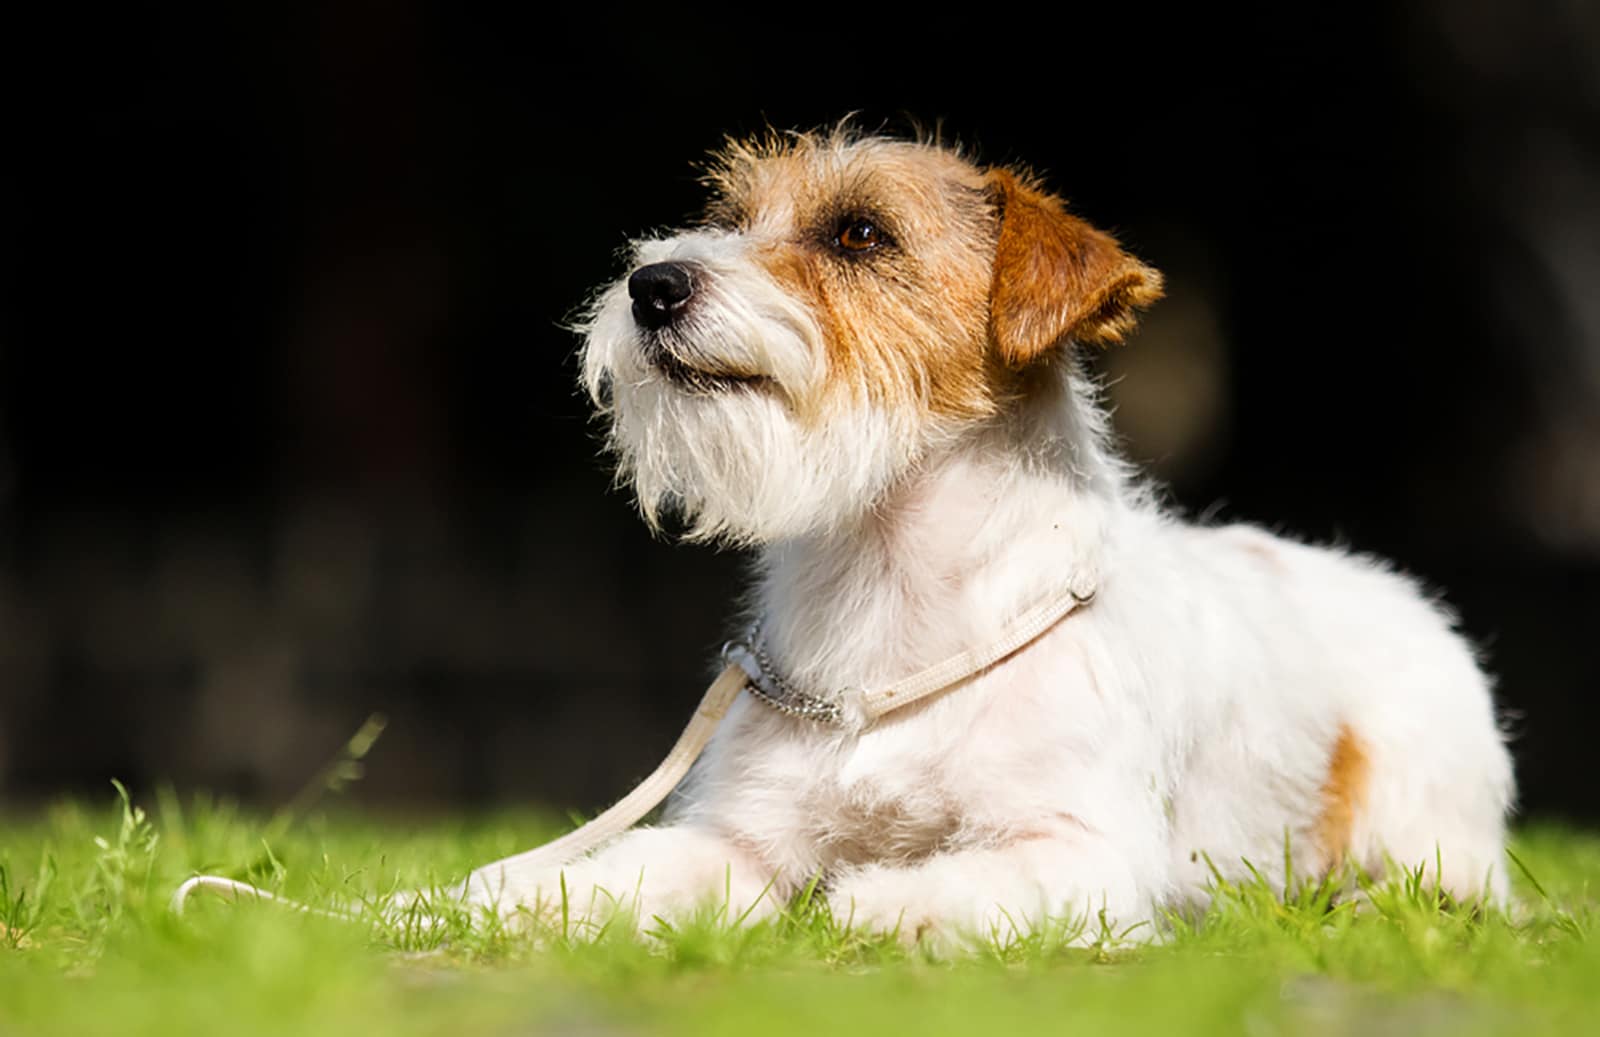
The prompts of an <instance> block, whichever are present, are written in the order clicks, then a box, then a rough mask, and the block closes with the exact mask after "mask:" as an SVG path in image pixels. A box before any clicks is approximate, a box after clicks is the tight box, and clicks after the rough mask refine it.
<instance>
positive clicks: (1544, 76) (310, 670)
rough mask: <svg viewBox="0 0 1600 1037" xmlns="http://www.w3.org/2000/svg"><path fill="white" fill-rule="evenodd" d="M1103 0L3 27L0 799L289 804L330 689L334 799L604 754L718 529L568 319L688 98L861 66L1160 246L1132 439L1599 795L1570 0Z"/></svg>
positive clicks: (135, 20) (331, 5) (718, 103)
mask: <svg viewBox="0 0 1600 1037" xmlns="http://www.w3.org/2000/svg"><path fill="white" fill-rule="evenodd" d="M1289 6H1294V5H1289ZM1106 7H1107V5H1104V4H1101V5H1096V6H1095V7H1093V8H1090V7H1083V8H1081V9H1080V8H1073V7H1055V8H1052V9H1051V13H1050V16H1049V19H1048V20H1040V16H1037V15H1034V14H1030V13H1027V12H1026V11H1025V10H1023V9H1021V8H1015V9H1013V8H1008V7H1005V6H1002V5H993V6H992V7H991V8H986V9H967V10H963V11H961V12H960V13H959V16H957V15H948V16H945V15H939V14H938V13H937V11H936V9H935V8H932V7H918V8H914V9H907V12H905V13H903V14H900V15H890V14H882V15H876V14H869V13H864V11H863V10H861V9H853V10H852V11H851V13H849V14H848V15H846V14H842V13H840V12H839V11H837V10H834V9H831V8H822V7H818V8H815V9H812V8H806V7H799V6H793V5H775V6H772V7H770V8H760V7H756V8H746V9H744V10H743V11H742V13H739V14H732V13H730V14H729V15H728V16H726V18H724V19H718V18H713V17H710V16H701V15H695V14H692V13H691V12H692V8H682V7H670V6H667V5H660V6H657V7H656V8H654V9H652V10H650V11H648V12H642V11H641V12H635V11H630V10H623V9H610V8H607V9H604V10H603V11H601V10H600V8H599V6H598V5H596V10H597V12H599V13H597V14H595V15H594V16H593V17H592V18H588V19H584V18H577V17H572V16H570V15H565V16H555V15H544V14H537V13H533V11H532V7H531V6H530V7H529V9H528V12H527V13H524V14H522V15H520V16H515V15H507V14H504V13H491V12H490V10H488V9H485V10H479V11H472V10H470V9H468V8H466V7H463V6H460V5H448V4H444V3H439V4H428V3H422V2H417V0H412V2H399V3H393V4H386V5H379V4H367V3H357V2H350V0H329V2H325V3H319V4H309V5H284V4H265V3H260V4H257V3H240V4H215V5H210V6H209V7H198V8H195V9H179V8H176V7H137V6H121V7H118V8H117V9H116V10H115V11H90V10H77V9H74V10H72V11H70V12H67V13H63V14H62V15H59V16H57V17H55V18H52V19H48V20H44V21H40V22H39V23H37V24H28V25H20V26H15V27H14V31H13V32H12V33H11V34H10V39H9V40H8V41H7V44H6V46H7V49H8V51H10V52H11V53H10V54H9V55H8V60H7V62H6V66H7V68H8V69H9V70H10V76H11V77H12V78H13V81H12V82H11V83H10V84H9V85H8V89H7V90H6V94H7V100H6V101H5V102H4V105H5V109H4V110H5V112H6V119H5V128H4V131H3V132H4V134H5V138H6V142H7V143H6V148H5V150H6V151H7V152H8V153H9V156H10V157H9V158H8V159H7V160H6V162H5V167H6V168H5V170H4V172H3V174H0V175H3V176H4V178H5V179H4V183H3V187H4V192H3V196H0V215H3V219H4V221H5V226H6V227H7V228H8V230H9V231H10V233H8V234H6V235H5V238H6V240H7V242H8V243H9V244H10V245H11V246H12V247H11V248H9V249H8V250H7V253H6V255H5V259H4V262H5V265H6V266H5V279H4V284H5V297H6V306H5V309H4V317H3V324H0V333H3V336H4V338H3V342H0V803H5V802H9V803H12V804H20V803H27V802H34V801H37V800H38V799H40V798H44V797H49V796H53V795H56V794H60V793H64V792H73V791H76V792H84V791H88V792H92V793H94V794H97V795H98V794H102V793H104V792H105V791H106V785H105V782H106V779H108V778H109V777H111V776H117V777H120V778H122V779H123V780H125V781H127V782H129V783H130V784H132V785H134V786H135V788H136V789H138V788H139V787H148V786H149V785H150V784H151V783H153V782H155V781H160V780H167V779H170V780H172V781H174V782H176V783H177V784H178V785H179V786H180V787H185V788H187V787H195V786H205V787H209V788H213V789H216V790H219V791H220V792H222V793H224V794H227V795H235V796H240V797H243V798H245V799H247V800H249V801H252V802H259V803H263V804H266V805H271V804H274V803H280V802H282V801H284V800H285V799H286V798H288V797H290V796H292V795H293V794H294V792H295V790H296V789H298V788H300V787H301V785H302V784H303V783H304V782H306V781H307V780H309V779H310V778H311V776H312V775H313V774H314V773H315V772H316V771H317V769H318V768H319V767H320V766H321V765H322V764H323V763H325V762H326V761H327V760H329V759H330V758H331V757H332V756H333V755H334V754H335V753H336V752H337V750H338V747H339V746H340V745H341V744H342V743H343V742H344V740H345V739H346V738H347V737H348V736H349V735H350V733H351V732H352V731H354V730H355V728H356V727H357V726H358V725H359V724H360V722H361V721H362V719H363V718H364V717H366V716H367V715H368V714H369V713H370V712H373V711H382V712H384V713H386V714H387V715H388V717H389V721H390V723H389V727H388V730H387V731H386V733H385V734H384V735H383V737H382V739H381V740H380V741H379V743H378V744H377V746H376V748H375V749H374V750H373V752H372V754H371V755H370V756H369V758H368V761H367V762H368V764H369V771H368V774H367V777H366V778H365V780H364V781H362V782H360V783H359V784H358V785H357V786H356V787H355V788H354V789H353V790H352V791H351V793H350V794H351V795H353V796H356V797H358V798H360V799H362V800H364V801H368V802H373V803H388V804H396V803H406V804H412V805H418V806H423V805H438V804H452V803H486V802H494V801H508V800H540V801H545V802H552V803H558V804H570V805H573V806H578V807H584V808H589V807H594V806H597V805H600V804H602V803H603V802H604V801H606V800H608V799H610V798H612V797H614V796H615V795H617V794H619V793H620V792H621V791H623V790H624V789H625V787H626V786H627V785H628V783H629V782H630V781H631V780H632V779H633V778H635V777H637V776H638V775H640V774H642V773H643V772H644V771H646V770H647V769H648V768H649V767H650V766H652V765H653V764H654V763H655V762H656V760H657V759H659V757H660V755H661V754H662V753H663V752H664V751H665V749H666V747H667V746H668V745H669V744H670V742H671V740H672V738H673V737H674V735H675V734H676V731H677V729H678V726H679V725H680V724H681V723H682V722H683V720H684V719H685V718H686V716H687V713H688V711H689V709H690V708H691V707H692V704H693V702H694V701H695V699H696V697H697V696H698V695H699V693H700V690H701V686H702V680H703V677H704V674H705V672H706V669H707V665H708V660H709V659H710V657H711V654H712V652H713V651H714V648H715V646H716V645H717V644H718V643H719V642H720V640H721V636H722V633H723V622H724V617H725V615H726V613H727V611H728V602H729V600H730V598H731V596H732V595H733V594H734V593H735V592H736V589H737V587H738V582H739V577H740V571H741V567H742V565H743V560H742V559H741V558H739V557H738V556H736V555H732V554H728V553H717V552H714V551H712V550H710V549H706V548H690V547H684V546H674V545H672V544H670V543H668V542H663V541H656V540H652V539H651V538H650V536H649V535H648V534H647V533H646V532H645V531H644V529H643V527H642V526H641V524H640V523H639V522H638V521H637V520H636V518H635V517H634V516H633V514H632V510H631V503H630V501H629V500H628V499H627V497H626V496H625V495H622V494H620V493H617V492H615V491H613V490H612V489H611V488H610V485H609V473H608V471H607V469H606V467H605V464H604V462H603V460H602V459H600V458H599V457H598V451H597V445H596V428H595V426H594V425H593V424H592V422H591V421H590V420H589V418H588V415H587V408H586V405H585V403H584V402H583V401H582V400H581V399H580V398H579V397H578V395H577V393H576V391H575V389H574V383H575V377H574V376H575V368H574V364H573V360H572V357H573V352H574V349H575V346H576V341H575V338H574V336H573V335H572V334H571V333H570V332H568V331H565V330H563V328H562V321H563V319H564V318H565V317H567V316H568V315H569V314H570V313H571V312H572V311H573V310H574V309H575V308H576V307H577V306H579V305H580V304H581V303H582V302H583V301H584V299H585V296H586V293H587V292H589V291H590V290H591V289H592V288H593V287H594V286H596V285H598V284H600V283H602V282H603V281H605V280H606V279H608V278H611V277H614V276H616V275H617V274H618V273H619V272H620V270H619V267H618V261H617V259H616V253H617V250H618V249H619V247H620V246H622V245H623V243H624V242H625V240H626V238H627V237H628V236H629V235H634V234H638V233H640V232H643V231H645V230H648V229H650V228H652V227H657V226H662V225H669V224H671V223H672V222H674V221H676V220H679V219H680V218H682V217H683V216H684V215H686V214H687V213H689V212H690V211H691V210H692V209H693V208H694V207H695V206H696V204H697V203H698V201H699V199H700V190H699V187H698V186H697V184H696V182H695V178H694V172H693V170H692V167H691V163H692V162H693V161H694V160H696V159H699V158H700V157H702V156H703V155H704V153H705V152H706V151H707V150H708V149H709V148H712V147H714V146H715V145H716V144H717V143H718V142H719V140H720V139H721V137H722V136H723V135H724V134H734V135H738V134H743V133H747V132H751V131H755V130H758V129H760V128H762V127H763V126H765V125H767V124H768V123H770V124H772V125H775V126H778V127H795V126H809V125H816V124H819V123H825V122H830V121H832V120H834V119H836V118H837V117H839V116H841V115H843V114H844V113H846V112H850V111H856V112H859V113H861V114H860V120H861V122H862V123H863V124H865V125H869V126H872V125H877V124H878V123H879V122H881V121H883V120H888V123H889V125H890V126H904V125H905V117H906V116H914V117H916V118H918V119H920V120H922V121H924V122H932V121H933V120H936V119H943V120H944V126H945V131H946V133H947V134H948V135H950V136H955V137H959V138H961V139H962V140H964V141H967V142H969V143H975V144H976V145H978V147H979V149H980V152H981V154H982V155H983V156H984V157H986V158H988V159H991V160H997V161H1013V160H1020V161H1025V162H1027V163H1029V164H1031V165H1033V166H1035V167H1037V168H1039V169H1042V170H1046V171H1048V172H1049V174H1050V180H1051V183H1052V184H1053V185H1054V186H1055V187H1056V188H1058V189H1060V190H1061V191H1063V192H1064V193H1065V194H1067V195H1068V196H1069V197H1070V198H1072V199H1073V200H1074V203H1075V205H1076V207H1077V208H1078V209H1079V211H1080V212H1082V213H1084V214H1085V215H1086V216H1088V217H1089V218H1090V219H1092V220H1093V221H1095V222H1096V223H1098V224H1100V225H1102V226H1105V227H1108V228H1112V229H1115V230H1116V231H1117V232H1118V233H1119V234H1120V235H1121V236H1122V237H1123V239H1124V241H1125V242H1126V243H1128V245H1129V246H1130V247H1131V248H1132V249H1133V250H1134V251H1136V252H1137V253H1139V254H1140V255H1141V256H1142V257H1143V258H1145V259H1146V260H1148V261H1150V262H1151V263H1153V264H1154V265H1156V266H1158V267H1160V268H1162V269H1164V270H1165V271H1166V272H1167V275H1168V282H1169V286H1170V298H1169V299H1168V300H1167V301H1166V302H1164V303H1162V304H1161V305H1159V306H1158V307H1157V308H1156V309H1155V310H1154V311H1152V314H1151V315H1150V318H1149V320H1148V321H1147V323H1146V326H1145V331H1144V332H1143V333H1142V334H1141V335H1140V336H1138V337H1137V338H1136V339H1135V340H1134V342H1133V343H1132V344H1131V345H1129V346H1128V347H1126V348H1125V349H1123V350H1121V351H1118V352H1117V353H1115V354H1113V355H1110V356H1107V357H1105V358H1103V361H1102V362H1103V363H1104V364H1105V366H1106V373H1107V376H1108V377H1109V378H1111V379H1113V380H1114V386H1113V390H1112V393H1113V398H1114V401H1115V402H1116V404H1117V406H1118V408H1119V412H1118V422H1119V428H1120V429H1121V431H1122V432H1123V434H1124V435H1125V436H1126V437H1127V441H1128V450H1129V451H1130V453H1132V454H1133V455H1134V456H1135V457H1137V458H1139V459H1140V460H1141V461H1145V462H1149V463H1151V464H1152V465H1153V466H1154V470H1155V471H1156V473H1157V474H1158V475H1159V476H1160V477H1161V478H1162V479H1163V480H1165V481H1166V482H1167V483H1168V484H1169V485H1170V486H1171V488H1172V493H1173V496H1174V498H1175V499H1176V501H1178V502H1179V503H1181V504H1182V505H1183V506H1184V507H1186V508H1188V509H1189V510H1191V511H1192V512H1195V513H1210V514H1213V515H1219V516H1221V517H1224V518H1247V519H1250V520H1255V521H1261V522H1264V523H1266V524H1269V525H1272V526H1274V527H1277V528H1282V529H1284V530H1286V531H1291V532H1294V533H1296V534H1299V535H1303V536H1308V537H1312V538H1316V539H1322V540H1325V539H1337V540H1339V541H1341V542H1345V543H1348V544H1350V545H1353V546H1354V547H1356V548H1359V549H1362V550H1370V551H1375V552H1380V553H1383V554H1386V555H1389V556H1391V557H1393V558H1395V559H1396V560H1397V561H1398V562H1399V563H1400V564H1401V565H1402V566H1403V567H1405V568H1406V569H1407V570H1409V571H1411V572H1413V573H1416V574H1417V575H1419V576H1421V577H1422V578H1424V579H1425V580H1427V581H1428V583H1429V584H1430V585H1431V586H1434V587H1438V588H1442V589H1444V590H1446V591H1447V592H1448V596H1449V600H1450V601H1451V602H1453V603H1454V604H1455V605H1456V606H1457V607H1458V608H1459V610H1460V614H1461V616H1462V621H1463V624H1464V627H1465V629H1466V630H1467V631H1468V632H1469V633H1470V634H1471V635H1472V636H1473V637H1474V639H1475V640H1477V641H1478V642H1479V643H1480V644H1481V645H1483V646H1484V648H1485V651H1486V655H1487V658H1488V659H1489V660H1490V663H1491V665H1492V667H1493V669H1494V670H1495V671H1496V672H1497V673H1498V674H1499V676H1500V685H1499V687H1500V697H1501V701H1502V703H1503V704H1504V706H1506V707H1507V708H1508V709H1509V710H1512V711H1514V715H1515V716H1516V717H1517V719H1516V722H1515V728H1516V730H1517V732H1518V737H1517V740H1516V743H1515V750H1516V754H1517V758H1518V770H1519V773H1520V777H1521V782H1522V787H1523V790H1524V794H1523V798H1524V803H1525V806H1526V808H1527V810H1528V811H1529V812H1532V813H1554V814H1564V815H1567V816H1570V817H1580V818H1589V819H1591V820H1593V819H1596V818H1597V817H1600V796H1597V795H1596V793H1595V791H1594V785H1593V782H1592V779H1591V777H1590V775H1591V774H1592V768H1591V767H1590V762H1591V760H1592V758H1593V753H1594V749H1593V745H1594V731H1593V728H1594V726H1595V721H1596V720H1597V719H1600V716H1597V713H1600V711H1597V708H1596V705H1595V692H1596V690H1597V688H1600V652H1597V650H1596V640H1597V635H1600V623H1597V620H1600V14H1597V8H1596V7H1595V6H1594V5H1584V4H1577V3H1567V4H1563V3H1549V4H1487V3H1471V2H1462V0H1432V2H1423V3H1411V4H1394V5H1383V6H1382V7H1380V8H1377V9H1374V10H1372V11H1368V12H1366V13H1362V12H1360V11H1354V10H1349V9H1344V8H1340V9H1338V10H1337V11H1336V13H1331V14H1329V15H1327V16H1326V17H1317V16H1312V15H1305V14H1300V15H1286V14H1284V13H1283V12H1282V11H1272V12H1270V13H1269V12H1268V11H1266V10H1261V11H1257V12H1254V13H1240V14H1235V15H1230V16H1219V15H1216V14H1214V13H1210V12H1204V13H1193V14H1189V15H1186V16H1184V17H1182V18H1177V19H1174V18H1171V17H1170V16H1168V15H1165V14H1163V13H1161V12H1159V11H1157V10H1155V9H1151V8H1147V7H1140V8H1138V9H1137V11H1136V12H1135V13H1133V14H1131V15H1129V16H1127V17H1126V18H1116V19H1114V18H1109V17H1107V16H1105V15H1104V14H1103V13H1096V12H1103V11H1104V10H1105V8H1106ZM45 21H48V22H49V24H45ZM1151 636H1157V637H1158V636H1160V632H1159V631H1152V632H1151ZM1356 650H1359V649H1358V648H1357V649H1356Z"/></svg>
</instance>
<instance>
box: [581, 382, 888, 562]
mask: <svg viewBox="0 0 1600 1037" xmlns="http://www.w3.org/2000/svg"><path fill="white" fill-rule="evenodd" d="M768 390H771V391H768ZM608 412H609V416H610V418H611V431H610V442H611V447H612V449H613V451H615V453H616V454H617V458H618V461H619V464H618V471H619V474H620V475H621V476H622V477H623V478H624V479H625V481H627V482H628V483H630V484H631V485H632V487H633V490H634V493H635V495H636V497H637V499H638V503H639V509H640V511H641V512H642V514H643V515H644V518H645V520H646V521H647V522H649V524H650V525H651V526H652V527H654V528H656V529H663V528H665V527H666V526H667V525H668V522H667V519H668V518H669V517H674V518H676V519H678V520H680V522H681V527H680V528H681V530H682V533H683V535H684V536H685V537H687V538H688V539H690V540H698V541H717V542H721V543H725V544H730V545H736V546H750V545H757V544H765V543H772V542H775V541H780V540H789V539H794V538H797V537H802V536H806V535H809V534H815V533H819V532H823V531H826V530H828V529H830V528H837V527H839V526H841V525H844V524H846V523H848V522H850V521H851V520H852V519H854V518H857V517H859V516H860V515H862V514H865V513H866V511H867V510H868V509H869V508H870V507H871V504H872V502H873V501H874V500H876V499H877V498H878V496H879V495H880V494H881V493H882V491H883V489H884V488H885V487H886V486H887V485H888V484H889V483H890V482H891V481H892V479H893V478H894V477H895V475H896V473H897V472H899V471H901V470H903V468H904V465H905V463H906V456H905V455H906V451H905V450H904V449H902V444H903V438H902V437H899V436H896V435H894V434H893V430H892V429H891V428H890V424H889V422H888V421H887V420H886V418H885V417H884V416H882V415H879V414H876V413H875V412H873V411H870V410H861V411H858V410H848V411H841V412H837V413H835V414H833V415H832V416H831V418H830V420H826V421H820V422H803V421H800V420H798V419H796V418H795V416H794V415H793V414H792V413H791V411H790V409H789V407H788V406H787V404H786V403H785V399H784V395H783V393H782V392H781V391H779V387H778V386H777V385H776V383H775V381H773V380H770V379H766V378H744V377H737V378H729V377H726V376H714V377H712V378H710V379H707V378H705V376H704V374H703V373H702V372H699V371H695V370H691V371H689V372H687V373H685V374H683V375H682V376H679V377H674V376H672V375H669V374H668V373H667V372H666V371H665V370H664V369H662V368H661V367H660V366H659V365H656V364H652V366H651V368H650V371H649V375H648V376H647V377H645V378H643V379H629V380H620V379H619V380H618V381H617V382H615V383H614V385H613V393H612V398H611V406H610V407H609V408H608ZM673 525H675V526H676V525H678V524H677V523H673Z"/></svg>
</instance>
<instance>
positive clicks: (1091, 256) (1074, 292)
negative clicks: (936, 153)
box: [989, 169, 1161, 366]
mask: <svg viewBox="0 0 1600 1037" xmlns="http://www.w3.org/2000/svg"><path fill="white" fill-rule="evenodd" d="M989 182H990V184H991V185H992V188H993V190H994V191H995V193H996V195H997V197H998V199H999V205H1000V207H1001V223H1000V237H999V241H998V243H997V244H996V246H995V260H994V286H993V291H992V293H991V296H990V318H989V319H990V328H991V330H992V332H993V334H994V340H995V345H996V346H997V347H998V348H999V350H1000V354H1001V356H1002V357H1004V358H1005V361H1006V362H1007V363H1008V364H1012V365H1014V366H1020V365H1022V364H1026V363H1028V362H1030V361H1032V360H1034V359H1036V358H1037V357H1039V356H1040V355H1042V354H1043V353H1044V352H1046V351H1047V350H1049V349H1050V348H1051V347H1052V346H1054V345H1055V344H1056V343H1057V342H1060V341H1061V340H1062V339H1064V338H1069V337H1070V338H1072V339H1075V340H1077V341H1079V342H1089V343H1094V344H1097V345H1109V344H1111V343H1113V342H1120V341H1122V339H1123V337H1124V336H1126V335H1127V334H1128V332H1130V331H1132V330H1133V325H1134V323H1135V316H1134V310H1135V309H1136V308H1138V307H1142V306H1148V305H1150V304H1151V303H1153V302H1155V301H1156V300H1157V299H1159V298H1160V297H1161V275H1160V274H1159V273H1158V272H1156V271H1155V270H1153V269H1151V268H1150V267H1147V266H1145V265H1144V264H1143V263H1141V262H1139V261H1138V260H1136V259H1134V258H1133V257H1132V256H1129V255H1128V254H1127V253H1125V252H1123V251H1122V249H1121V248H1120V247H1118V245H1117V241H1116V239H1115V238H1113V237H1112V236H1111V235H1109V234H1107V233H1105V232H1104V231H1100V230H1096V229H1095V228H1093V227H1091V226H1090V225H1089V224H1088V223H1086V222H1084V221H1083V220H1080V219H1078V218H1077V217H1076V216H1073V215H1072V214H1071V213H1069V212H1067V211H1066V208H1065V207H1064V206H1063V205H1062V203H1061V200H1060V199H1058V198H1055V197H1052V196H1050V195H1047V194H1045V193H1044V192H1042V191H1040V190H1039V189H1038V188H1037V187H1035V186H1033V185H1032V184H1030V183H1028V182H1027V181H1026V180H1024V179H1022V178H1021V177H1019V176H1018V175H1017V174H1016V173H1013V172H1012V171H1010V170H1008V169H995V170H991V171H990V172H989Z"/></svg>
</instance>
